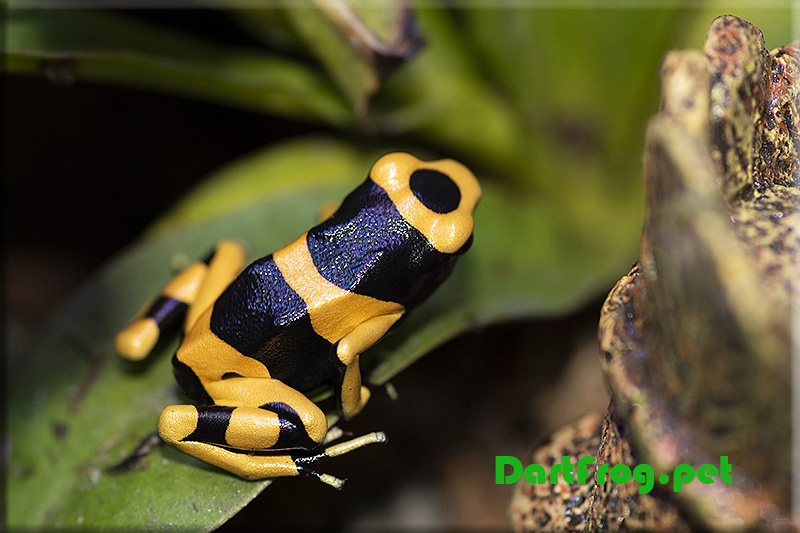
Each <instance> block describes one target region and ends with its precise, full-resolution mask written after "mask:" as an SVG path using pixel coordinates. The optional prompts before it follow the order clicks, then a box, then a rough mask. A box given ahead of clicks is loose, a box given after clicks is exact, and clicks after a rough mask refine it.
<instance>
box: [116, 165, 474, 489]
mask: <svg viewBox="0 0 800 533" xmlns="http://www.w3.org/2000/svg"><path fill="white" fill-rule="evenodd" d="M480 196H481V188H480V185H479V184H478V181H477V180H476V179H475V176H474V175H473V174H472V173H471V172H470V171H469V170H468V169H467V168H466V167H465V166H463V165H462V164H460V163H458V162H456V161H454V160H452V159H443V160H438V161H431V162H424V161H420V160H419V159H417V158H416V157H414V156H412V155H410V154H407V153H392V154H388V155H385V156H383V157H382V158H380V159H379V160H378V161H377V162H376V163H375V164H374V165H373V166H372V168H371V170H370V172H369V176H368V177H367V179H366V181H364V182H363V183H362V184H361V185H360V186H358V187H357V188H356V189H355V190H354V191H353V192H351V193H350V194H349V195H348V196H347V197H346V198H345V199H344V201H343V203H342V205H341V206H340V207H339V209H338V210H337V211H336V212H335V213H334V214H333V215H332V216H331V217H330V218H328V219H327V220H325V221H323V222H322V223H320V224H319V225H317V226H316V227H314V228H312V229H310V230H309V231H307V232H306V233H304V234H303V235H301V236H300V237H299V238H298V239H296V240H295V241H294V242H292V243H290V244H288V245H287V246H285V247H283V248H281V249H280V250H278V251H276V252H274V253H273V254H271V255H268V256H266V257H263V258H261V259H258V260H256V261H254V262H253V263H251V264H250V265H249V266H247V267H246V268H244V270H242V265H243V264H244V251H243V249H242V248H241V246H240V245H238V244H236V243H234V242H232V241H222V242H220V243H219V244H218V245H217V246H216V248H215V250H214V252H213V253H212V254H210V255H209V257H208V258H206V259H205V260H204V261H198V262H195V263H193V264H191V265H189V266H188V267H187V268H186V269H184V270H183V271H182V272H180V273H179V274H178V275H177V276H176V277H175V278H174V279H173V280H172V281H170V282H169V283H168V284H167V285H166V286H165V287H164V289H163V290H162V291H161V293H160V294H159V296H158V297H157V298H156V299H155V301H154V302H153V304H152V305H151V306H149V308H148V309H147V310H146V312H144V313H143V314H142V315H140V317H139V318H138V319H135V320H134V321H133V322H132V323H131V324H130V325H129V326H128V327H127V328H126V329H124V330H123V331H122V332H120V333H119V335H118V336H117V338H116V348H117V351H118V352H119V354H120V355H121V356H122V357H125V358H127V359H130V360H141V359H144V358H145V357H147V356H148V355H149V353H150V352H151V351H152V349H153V347H154V346H155V344H156V342H157V341H158V340H159V338H161V337H163V336H164V335H166V334H168V333H173V332H175V331H176V330H179V329H180V327H181V322H182V323H183V334H184V338H183V342H182V343H181V344H180V347H179V348H178V351H177V352H176V353H175V355H174V356H173V358H172V364H173V367H174V372H175V377H176V379H177V381H178V383H179V384H180V386H181V388H182V389H183V390H184V392H185V393H186V395H187V396H188V397H189V398H191V399H192V401H193V402H195V404H196V405H171V406H168V407H166V408H165V409H164V410H163V412H162V413H161V417H160V419H159V422H158V429H159V434H160V435H161V438H162V439H163V440H164V441H166V442H167V443H169V444H171V445H173V446H175V447H176V448H178V449H179V450H181V451H183V452H185V453H188V454H189V455H192V456H194V457H197V458H199V459H201V460H203V461H205V462H207V463H210V464H212V465H215V466H217V467H220V468H223V469H225V470H228V471H229V472H232V473H234V474H236V475H238V476H241V477H242V478H246V479H264V478H276V477H283V476H298V475H299V476H307V477H312V478H316V479H318V480H320V481H322V482H324V483H326V484H328V485H331V486H334V487H336V488H341V486H342V483H343V481H342V480H340V479H338V478H336V477H334V476H331V475H328V474H320V473H318V472H316V471H315V470H314V469H312V468H311V465H312V464H313V463H316V462H317V461H319V460H321V459H324V458H326V457H333V456H336V455H341V454H343V453H347V452H350V451H352V450H355V449H357V448H360V447H362V446H365V445H367V444H371V443H377V442H383V441H385V440H386V437H385V435H384V434H383V433H382V432H373V433H370V434H367V435H364V436H362V437H358V438H355V439H352V440H350V441H347V442H344V443H340V444H335V445H332V446H329V447H327V448H325V447H324V446H323V443H324V442H325V439H326V435H327V434H328V424H327V420H326V418H325V415H324V414H323V412H322V410H321V409H320V408H319V407H318V406H317V405H316V404H315V403H314V402H312V401H311V400H310V399H309V398H308V397H307V396H306V394H307V393H308V392H310V391H311V390H313V389H315V388H318V387H320V386H323V385H329V386H331V387H332V390H333V393H334V398H335V400H336V404H337V409H338V412H339V413H340V414H341V415H342V416H343V417H344V418H345V419H349V418H351V417H353V416H355V415H356V414H358V413H359V412H360V411H361V410H362V409H363V408H364V405H365V404H366V403H367V401H368V400H369V397H370V391H369V389H367V387H365V386H363V385H362V384H361V370H360V366H359V356H360V354H361V353H363V352H364V350H366V349H367V348H369V347H370V346H372V345H373V344H375V343H376V342H377V341H378V340H380V339H381V338H382V337H383V336H384V335H385V334H386V333H387V332H388V331H389V330H390V329H392V328H393V327H394V326H396V325H397V324H398V322H400V321H401V319H402V318H403V317H405V316H406V314H407V313H408V311H410V310H411V309H412V308H413V307H415V306H416V305H418V304H419V303H420V302H422V301H423V300H425V299H426V298H427V297H428V296H430V295H431V293H432V292H433V291H434V290H435V289H436V288H437V287H438V286H439V285H440V284H441V283H442V282H443V281H445V279H446V278H447V277H448V275H449V274H450V272H451V270H452V268H453V264H454V262H455V260H456V259H457V258H458V257H459V256H461V255H462V254H463V253H464V252H466V251H467V250H468V249H469V247H470V245H471V244H472V229H473V218H472V213H473V210H474V208H475V205H476V204H477V202H478V199H479V198H480Z"/></svg>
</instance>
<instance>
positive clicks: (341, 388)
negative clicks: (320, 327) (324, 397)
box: [334, 311, 403, 418]
mask: <svg viewBox="0 0 800 533" xmlns="http://www.w3.org/2000/svg"><path fill="white" fill-rule="evenodd" d="M402 316H403V312H402V311H398V312H396V313H392V314H388V315H380V316H376V317H373V318H371V319H369V320H366V321H365V322H362V323H361V324H359V325H358V326H356V327H355V328H354V329H353V330H352V331H351V332H350V333H348V334H347V335H345V336H344V337H343V338H342V339H341V340H340V341H339V342H338V343H337V344H336V358H337V365H336V366H337V369H338V370H339V373H338V379H336V380H335V381H334V395H335V397H336V400H337V403H338V404H339V409H340V411H341V413H342V415H344V417H345V418H352V417H353V416H355V415H357V414H358V413H359V412H361V410H362V409H363V408H364V406H365V405H366V403H367V401H369V396H370V392H369V389H368V388H366V387H363V386H362V385H361V368H360V365H359V356H360V354H361V353H363V352H364V350H366V349H367V348H369V347H370V346H372V345H373V344H375V343H376V342H378V341H379V340H380V339H381V338H382V337H383V336H384V335H386V332H387V331H389V330H390V329H391V327H392V326H393V325H394V323H395V322H397V321H398V320H400V317H402Z"/></svg>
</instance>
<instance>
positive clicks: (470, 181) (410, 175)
mask: <svg viewBox="0 0 800 533" xmlns="http://www.w3.org/2000/svg"><path fill="white" fill-rule="evenodd" d="M370 178H371V179H372V181H374V182H375V183H377V184H378V185H379V186H380V187H381V188H382V189H383V190H385V191H386V193H387V194H388V195H389V198H391V200H392V203H393V204H394V206H395V207H396V208H397V210H398V211H399V212H400V215H401V216H402V217H403V218H404V219H405V220H406V221H408V223H409V224H411V225H412V226H413V227H414V228H416V229H417V230H419V232H420V233H422V235H423V236H424V237H425V238H426V239H427V240H428V242H430V244H431V245H432V246H433V247H434V248H435V249H436V250H438V251H439V252H442V253H444V254H461V253H463V252H465V251H467V249H469V246H470V244H471V243H472V228H473V219H472V213H473V211H474V210H475V206H476V204H477V203H478V200H479V199H480V197H481V186H480V184H479V183H478V180H477V179H476V178H475V176H474V175H473V174H472V172H470V170H469V169H468V168H467V167H465V166H464V165H462V164H461V163H459V162H458V161H455V160H453V159H440V160H438V161H421V160H419V159H417V158H416V157H414V156H413V155H411V154H407V153H403V152H395V153H391V154H386V155H385V156H383V157H381V158H380V159H379V160H378V161H377V162H376V163H375V164H374V165H373V166H372V170H371V171H370Z"/></svg>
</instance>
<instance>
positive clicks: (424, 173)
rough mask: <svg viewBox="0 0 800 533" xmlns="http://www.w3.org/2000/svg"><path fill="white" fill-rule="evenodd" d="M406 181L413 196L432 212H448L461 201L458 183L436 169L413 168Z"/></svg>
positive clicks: (453, 209) (456, 207) (455, 207)
mask: <svg viewBox="0 0 800 533" xmlns="http://www.w3.org/2000/svg"><path fill="white" fill-rule="evenodd" d="M408 182H409V185H410V186H411V191H412V192H413V193H414V196H416V197H417V199H418V200H419V201H420V202H422V205H424V206H425V207H427V208H428V209H430V210H431V211H433V212H434V213H439V214H440V215H443V214H445V213H450V212H451V211H455V210H456V209H458V204H459V203H461V191H460V190H459V189H458V185H456V184H455V182H454V181H453V180H452V179H450V177H449V176H448V175H447V174H444V173H443V172H439V171H438V170H431V169H427V168H422V169H419V170H415V171H414V172H413V173H412V174H411V177H410V178H409V181H408Z"/></svg>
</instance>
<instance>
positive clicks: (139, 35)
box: [5, 9, 354, 126]
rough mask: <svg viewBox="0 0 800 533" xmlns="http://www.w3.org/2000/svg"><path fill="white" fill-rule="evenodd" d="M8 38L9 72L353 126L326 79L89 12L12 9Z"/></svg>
mask: <svg viewBox="0 0 800 533" xmlns="http://www.w3.org/2000/svg"><path fill="white" fill-rule="evenodd" d="M78 28H79V29H80V30H79V31H78ZM5 35H6V43H5V57H6V65H7V66H6V68H7V69H8V70H9V71H11V72H19V73H27V74H35V73H39V72H40V71H44V73H45V75H51V76H52V75H53V73H54V72H55V73H57V76H58V77H59V78H61V79H64V78H67V79H70V80H72V79H79V80H89V81H102V82H111V83H117V84H121V85H125V86H131V87H139V88H143V89H149V90H157V91H163V92H170V93H176V94H181V95H186V96H191V97H195V98H202V99H207V100H211V101H214V102H219V103H224V104H227V105H232V106H236V107H244V108H248V109H253V110H257V111H266V112H270V113H275V114H278V115H288V116H292V117H296V118H302V119H306V120H317V121H323V122H326V123H330V124H334V125H338V126H346V125H348V124H352V123H353V122H354V117H353V114H352V111H351V110H350V109H349V106H348V105H347V103H346V102H345V101H344V100H343V99H342V98H341V96H339V94H338V93H337V92H336V91H335V90H333V89H332V88H331V85H330V84H329V83H328V80H327V79H326V78H325V76H324V75H322V74H320V73H319V72H318V71H316V70H314V69H313V68H312V67H309V66H307V65H305V64H304V63H302V62H299V61H292V60H290V59H287V58H284V57H279V56H276V55H273V54H270V53H268V52H267V51H265V50H263V49H256V48H254V49H243V48H236V47H231V46H223V45H220V44H218V43H209V42H206V41H203V40H201V39H199V38H196V37H191V36H187V35H183V34H181V33H178V32H175V31H172V30H167V29H164V28H161V27H158V26H155V25H153V24H148V23H145V22H142V21H138V20H135V19H132V18H129V17H124V16H122V15H118V14H116V13H113V12H104V11H90V10H74V11H61V10H54V9H39V10H16V9H12V10H9V12H8V21H7V26H6V33H5Z"/></svg>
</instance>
